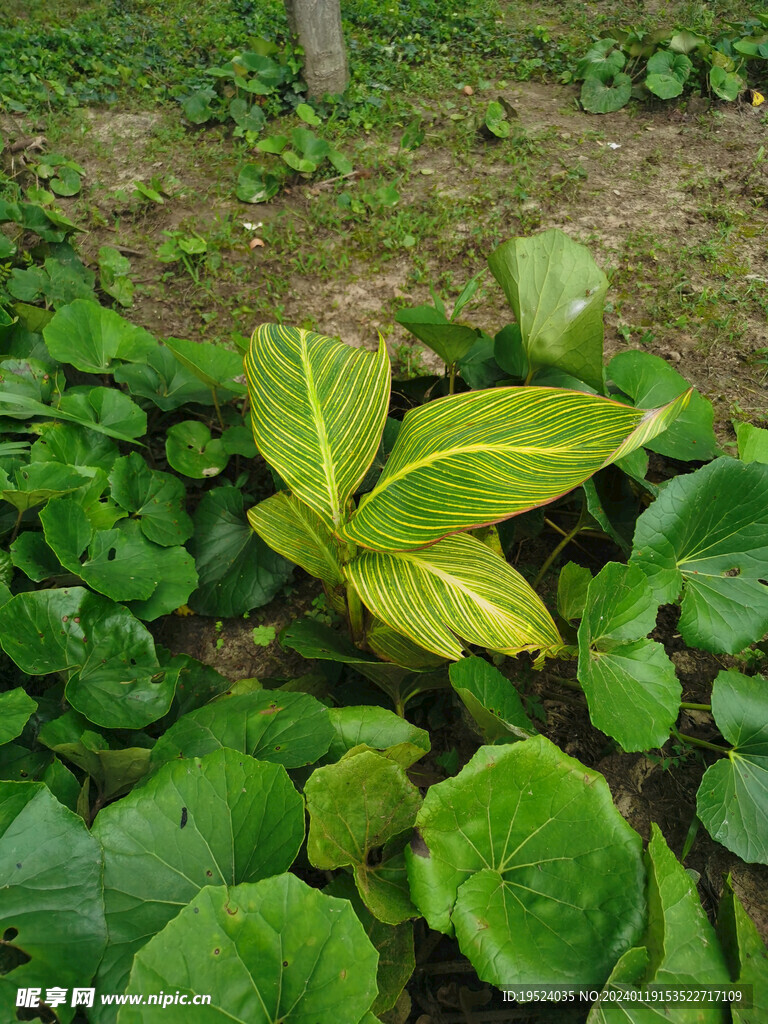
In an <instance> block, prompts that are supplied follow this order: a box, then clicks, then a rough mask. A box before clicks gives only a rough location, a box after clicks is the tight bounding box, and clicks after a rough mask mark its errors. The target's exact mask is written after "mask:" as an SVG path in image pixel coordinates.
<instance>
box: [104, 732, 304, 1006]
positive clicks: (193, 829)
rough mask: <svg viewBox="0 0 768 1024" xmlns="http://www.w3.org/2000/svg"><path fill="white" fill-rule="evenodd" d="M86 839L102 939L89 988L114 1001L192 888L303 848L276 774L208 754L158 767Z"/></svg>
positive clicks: (226, 754) (254, 871) (237, 876)
mask: <svg viewBox="0 0 768 1024" xmlns="http://www.w3.org/2000/svg"><path fill="white" fill-rule="evenodd" d="M93 833H94V835H95V836H96V838H97V839H98V840H99V842H100V843H101V845H102V848H103V850H104V901H105V907H106V916H107V928H108V929H109V948H108V950H107V953H106V956H105V958H104V960H103V962H102V964H101V967H100V968H99V974H98V983H99V987H100V988H101V989H102V990H103V991H109V992H122V991H123V989H124V987H125V983H126V981H127V978H128V973H129V971H130V968H131V961H132V958H133V955H134V953H136V951H137V950H139V949H140V948H141V947H142V946H143V945H144V943H145V942H146V941H147V938H148V937H150V936H152V935H154V934H155V933H156V932H158V931H160V929H161V928H163V927H164V926H165V925H166V924H167V922H168V921H170V920H171V918H173V917H175V916H176V914H177V913H178V911H179V908H180V907H183V906H184V905H185V904H187V903H189V901H190V900H191V899H192V898H193V897H194V896H195V895H197V893H198V891H199V890H200V889H201V888H203V887H204V886H206V885H221V886H224V885H233V884H235V883H238V882H255V881H258V880H259V879H261V878H267V877H269V876H270V875H277V874H279V873H280V872H282V871H286V870H287V869H288V868H289V867H290V866H291V864H292V863H293V861H294V858H295V857H296V854H297V853H298V852H299V847H300V846H301V844H302V842H303V839H304V803H303V801H302V799H301V796H300V795H299V794H298V793H297V792H296V790H295V789H294V786H293V783H292V782H291V781H290V779H289V778H288V775H287V773H286V771H285V769H284V768H283V767H282V766H281V765H276V764H268V763H267V762H264V761H256V760H254V759H253V758H251V757H248V756H247V755H245V754H241V753H237V752H236V751H234V750H217V751H214V752H213V753H211V754H208V755H207V756H206V757H204V758H202V759H200V760H198V759H197V758H195V759H192V760H185V761H176V762H174V763H172V764H168V765H165V766H164V767H163V768H161V769H160V771H159V772H158V773H157V774H156V775H155V776H154V777H153V778H151V779H150V780H149V781H148V782H147V783H145V784H144V785H143V786H141V787H140V788H139V789H135V790H133V791H132V792H131V793H129V794H128V796H125V797H123V798H122V800H119V801H117V802H116V803H113V804H110V806H109V807H106V808H105V809H104V810H103V811H101V812H100V813H99V814H98V816H97V818H96V822H95V825H94V828H93ZM201 991H207V989H201ZM98 1019H100V1020H106V1019H114V1011H112V1013H104V1014H103V1016H99V1018H98Z"/></svg>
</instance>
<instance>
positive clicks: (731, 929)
mask: <svg viewBox="0 0 768 1024" xmlns="http://www.w3.org/2000/svg"><path fill="white" fill-rule="evenodd" d="M717 935H718V938H719V939H720V943H721V945H722V947H723V950H724V952H725V958H726V961H727V962H728V966H729V968H730V971H731V979H732V980H733V981H735V982H736V983H737V984H739V985H751V986H752V992H753V996H752V1002H753V1004H752V1006H751V1007H749V1008H744V1007H742V1006H740V1005H739V1004H738V1003H732V1004H731V1015H732V1016H733V1024H760V1021H762V1020H766V1019H768V949H766V947H765V943H764V942H763V940H762V939H761V937H760V933H759V932H758V930H757V928H756V927H755V924H754V922H753V920H752V918H751V917H750V916H749V914H748V913H747V912H746V910H745V909H744V907H743V906H742V903H741V900H740V899H739V898H738V896H737V895H736V893H735V892H734V891H733V888H732V885H731V877H730V875H729V876H728V879H727V882H726V886H725V891H724V892H723V895H722V898H721V900H720V905H719V907H718V908H717Z"/></svg>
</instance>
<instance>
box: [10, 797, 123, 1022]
mask: <svg viewBox="0 0 768 1024" xmlns="http://www.w3.org/2000/svg"><path fill="white" fill-rule="evenodd" d="M101 879H102V869H101V851H100V849H99V844H98V843H97V842H96V840H95V839H94V838H93V836H92V835H91V834H90V833H89V831H88V829H87V828H86V827H85V824H84V823H83V820H82V818H80V817H79V816H78V815H76V814H73V813H72V811H70V810H68V809H67V808H66V807H63V806H62V805H61V804H60V803H59V801H58V800H57V799H56V798H55V797H54V796H53V794H52V793H51V792H50V790H49V789H48V787H47V786H45V785H43V784H42V783H41V782H2V783H0V890H1V891H2V893H3V899H2V904H1V905H0V934H3V936H4V946H6V947H7V946H10V949H11V952H13V951H15V950H18V951H20V952H21V953H22V954H24V958H23V959H24V961H25V962H23V963H21V964H20V965H19V966H14V967H13V968H12V969H11V970H10V971H9V972H7V973H6V970H5V969H4V970H3V976H2V977H0V1013H2V1017H3V1019H4V1020H7V1021H13V1020H17V1019H18V1018H17V1013H16V995H17V992H18V990H19V989H20V988H38V989H42V990H43V991H45V989H46V988H47V987H50V986H51V985H54V984H55V985H60V986H63V987H67V988H68V987H70V986H74V985H83V984H87V983H88V982H89V981H90V979H91V977H92V976H93V973H94V971H95V970H96V966H97V964H98V962H99V960H100V959H101V955H102V953H103V951H104V946H105V943H106V928H105V925H104V903H103V900H102V894H101V893H102V890H101V884H102V883H101ZM12 962H13V961H12ZM74 1015H75V1011H74V1009H73V1008H71V1007H69V1006H67V1005H66V1004H65V1005H62V1006H60V1007H59V1008H58V1010H57V1016H58V1017H59V1019H60V1020H61V1021H62V1022H64V1024H68V1022H69V1021H71V1020H72V1018H73V1017H74Z"/></svg>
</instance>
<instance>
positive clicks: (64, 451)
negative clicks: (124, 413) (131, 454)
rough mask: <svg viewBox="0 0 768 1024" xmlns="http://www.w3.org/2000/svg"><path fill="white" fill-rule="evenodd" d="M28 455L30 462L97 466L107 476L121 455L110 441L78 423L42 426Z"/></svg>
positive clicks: (45, 424) (46, 424)
mask: <svg viewBox="0 0 768 1024" xmlns="http://www.w3.org/2000/svg"><path fill="white" fill-rule="evenodd" d="M29 454H30V459H31V460H32V462H46V463H51V462H61V463H63V464H64V465H69V466H98V467H99V469H103V470H104V471H105V472H106V473H108V472H109V471H110V470H111V469H112V466H113V465H114V462H115V459H116V458H117V456H118V455H119V454H120V452H119V451H118V447H117V445H116V444H115V442H114V441H112V440H111V439H110V438H109V437H106V436H105V435H104V434H100V433H97V432H96V431H95V430H90V429H89V428H88V427H85V426H80V425H79V424H78V423H44V424H42V427H41V430H40V438H39V439H38V440H37V441H35V443H34V444H33V445H32V448H31V449H30V453H29Z"/></svg>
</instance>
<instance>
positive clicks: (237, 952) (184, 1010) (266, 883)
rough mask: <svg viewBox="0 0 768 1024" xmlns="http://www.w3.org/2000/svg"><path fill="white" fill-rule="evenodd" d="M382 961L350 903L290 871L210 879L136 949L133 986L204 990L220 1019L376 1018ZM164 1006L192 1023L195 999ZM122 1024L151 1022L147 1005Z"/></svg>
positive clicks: (259, 1022) (363, 1022)
mask: <svg viewBox="0 0 768 1024" xmlns="http://www.w3.org/2000/svg"><path fill="white" fill-rule="evenodd" d="M308 936H313V937H314V938H315V942H314V943H309V942H308V941H307V937H308ZM254 950H258V955H257V956H254V955H253V951H254ZM225 959H226V962H227V965H228V966H227V970H226V971H222V969H221V964H222V963H224V961H225ZM377 961H378V954H377V953H376V951H375V949H374V948H373V946H372V945H371V942H370V940H369V939H368V937H367V936H366V934H365V932H364V930H363V926H362V925H361V924H360V922H359V921H358V919H357V918H356V916H355V912H354V911H353V909H352V907H351V906H350V905H349V903H347V902H346V901H345V900H338V899H334V898H333V897H331V896H325V895H323V893H321V892H318V891H317V889H312V888H310V886H308V885H306V884H305V883H304V882H302V881H300V880H299V879H298V878H297V877H296V876H295V875H289V874H286V875H278V876H276V877H274V878H267V879H264V880H263V881H261V882H256V883H255V884H253V885H238V886H235V887H233V888H226V887H224V886H220V887H217V888H214V887H210V886H209V887H207V888H205V889H203V890H202V891H201V892H200V893H199V894H198V895H197V896H195V898H194V899H193V900H192V902H191V903H190V905H189V906H187V907H185V908H184V909H183V910H182V911H181V913H180V914H179V915H178V916H177V917H176V918H174V920H173V921H172V922H171V923H170V924H168V925H167V926H166V928H165V929H164V930H163V931H162V932H161V933H160V934H159V935H156V936H155V937H154V938H153V939H151V940H150V942H148V943H147V945H146V946H144V947H143V948H142V949H141V950H139V952H138V953H137V954H136V958H135V960H134V964H133V969H132V971H131V979H130V983H129V985H128V989H127V991H128V992H129V993H133V992H136V993H145V992H148V991H155V990H157V989H164V990H167V991H170V992H175V991H179V992H180V993H184V994H185V995H187V997H188V999H190V1001H191V997H192V995H193V994H195V993H198V992H205V993H207V994H209V995H210V996H211V1004H210V1006H209V1007H208V1009H207V1010H206V1011H205V1012H206V1013H207V1015H208V1016H210V1017H211V1018H212V1019H219V1018H220V1019H222V1020H237V1019H240V1020H246V1021H248V1024H273V1022H274V1021H281V1022H284V1024H310V1022H311V1024H340V1022H341V1021H344V1022H347V1021H348V1022H350V1024H351V1022H352V1021H356V1022H360V1024H368V1021H369V1017H368V1016H365V1014H366V1011H367V1010H368V1008H369V1007H370V1006H371V1004H372V1003H373V1001H374V999H375V998H376V992H377V989H376V966H377ZM162 1015H163V1020H164V1021H166V1022H167V1024H189V1017H190V1014H189V1008H188V1007H185V1006H168V1007H165V1008H164V1010H163V1014H162ZM373 1019H374V1020H375V1018H373ZM120 1024H146V1010H144V1009H142V1008H140V1007H136V1008H134V1007H131V1006H124V1007H123V1008H122V1010H121V1011H120Z"/></svg>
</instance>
